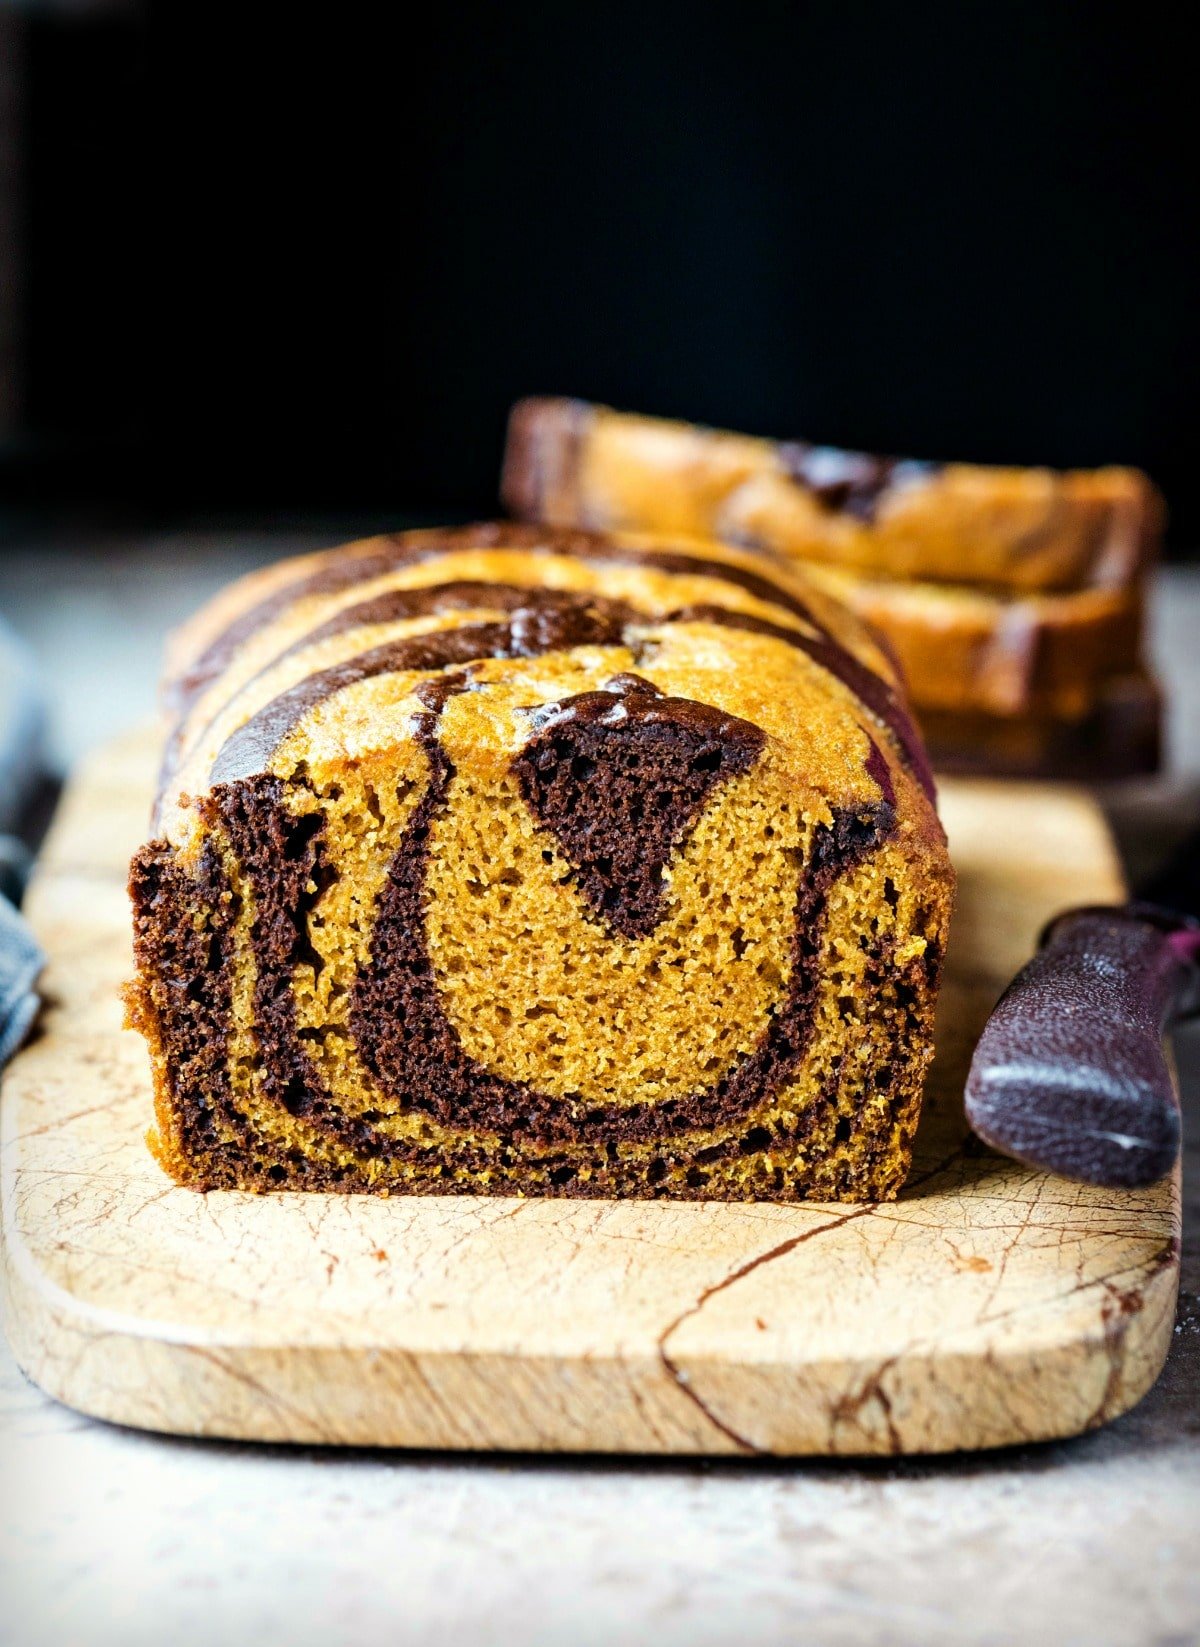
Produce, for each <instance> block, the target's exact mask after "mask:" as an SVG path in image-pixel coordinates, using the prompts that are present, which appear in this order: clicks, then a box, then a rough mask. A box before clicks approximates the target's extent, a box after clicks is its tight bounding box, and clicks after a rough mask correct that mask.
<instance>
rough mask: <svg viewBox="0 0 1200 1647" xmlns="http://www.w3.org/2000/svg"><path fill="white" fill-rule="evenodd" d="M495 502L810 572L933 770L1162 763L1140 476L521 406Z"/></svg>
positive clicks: (581, 409)
mask: <svg viewBox="0 0 1200 1647" xmlns="http://www.w3.org/2000/svg"><path fill="white" fill-rule="evenodd" d="M503 494H504V500H505V503H506V505H507V507H508V508H509V510H510V511H511V512H512V513H513V514H514V515H516V516H518V517H520V518H522V519H525V520H532V521H538V522H542V523H544V524H546V525H551V526H559V527H564V526H565V527H577V528H583V529H594V530H612V529H630V530H637V531H653V532H666V533H678V534H680V535H681V536H687V537H701V538H710V539H714V538H715V539H720V540H723V541H725V542H729V543H734V544H737V545H740V546H742V547H749V548H752V549H755V550H757V551H761V552H762V553H763V554H765V555H768V556H772V555H773V556H782V557H785V558H786V559H789V560H799V561H802V562H803V563H804V565H805V568H806V570H807V571H808V572H809V574H810V575H811V576H812V577H814V578H816V579H817V580H818V581H820V582H822V583H823V584H825V585H826V586H827V587H828V589H829V590H830V592H831V593H833V594H835V595H836V596H838V597H839V598H840V599H841V600H843V601H844V602H846V603H847V604H849V605H850V606H851V607H853V609H854V610H855V611H856V612H857V613H858V614H859V615H860V616H861V617H862V618H864V619H866V620H867V621H868V622H869V623H870V624H871V625H873V627H874V628H875V629H876V631H877V632H878V633H879V634H880V635H881V636H882V637H883V639H884V641H885V642H886V643H887V645H888V647H889V648H890V650H891V651H892V652H893V653H894V655H895V657H896V659H897V661H898V662H899V664H900V666H901V668H902V670H903V672H904V674H905V676H906V677H907V682H908V690H909V696H910V699H911V701H912V703H913V705H914V707H915V709H916V710H917V713H918V715H919V717H920V720H921V723H922V728H923V730H924V732H925V736H926V741H927V743H928V744H929V747H930V751H931V753H932V755H933V758H934V761H935V764H937V765H938V766H939V767H940V768H941V769H942V770H943V771H946V772H968V773H995V774H1001V775H1010V776H1035V777H1036V776H1048V777H1064V778H1082V779H1095V780H1099V779H1113V778H1123V777H1130V776H1134V775H1137V774H1142V773H1147V772H1151V771H1154V770H1155V769H1156V767H1157V765H1158V761H1159V741H1160V721H1161V700H1160V695H1159V692H1158V689H1157V686H1156V684H1155V682H1154V679H1153V677H1152V675H1151V674H1150V672H1149V670H1148V668H1147V666H1146V662H1145V659H1144V655H1143V618H1144V601H1145V591H1146V585H1147V579H1148V575H1149V573H1150V571H1151V569H1152V567H1153V565H1154V562H1155V560H1156V558H1157V554H1158V548H1159V542H1160V538H1161V533H1162V525H1163V507H1162V502H1161V499H1160V497H1159V495H1158V493H1157V492H1156V491H1155V489H1154V487H1153V486H1152V484H1151V483H1150V481H1149V480H1148V479H1147V477H1146V476H1145V475H1143V474H1142V473H1140V472H1139V471H1138V470H1136V469H1128V468H1104V469H1095V470H1076V471H1067V472H1063V471H1055V470H1050V469H1017V468H996V467H984V466H980V465H974V464H963V463H946V464H934V463H924V462H908V461H903V460H898V459H894V458H881V457H873V456H870V455H868V454H865V453H859V452H847V451H841V450H837V449H834V448H832V447H825V446H814V445H810V444H808V443H805V442H801V441H772V440H765V439H759V438H755V437H751V436H746V435H739V434H732V433H727V432H724V431H720V430H715V429H708V428H702V427H698V426H695V425H692V424H686V423H675V422H669V421H665V420H662V419H658V418H648V417H640V416H635V415H631V414H627V413H622V412H615V411H612V410H610V409H609V408H607V407H603V406H594V405H590V404H588V403H586V402H582V401H578V400H567V399H530V400H524V401H521V402H520V403H519V404H518V405H517V406H516V407H515V408H514V409H513V412H512V416H511V420H510V424H509V436H508V446H507V450H506V454H505V462H504V478H503Z"/></svg>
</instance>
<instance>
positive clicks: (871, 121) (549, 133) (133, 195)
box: [0, 3, 1200, 550]
mask: <svg viewBox="0 0 1200 1647" xmlns="http://www.w3.org/2000/svg"><path fill="white" fill-rule="evenodd" d="M1185 16H1186V14H1185V13H1184V12H1183V11H1182V9H1181V8H1179V7H1167V6H1158V5H1140V6H1137V7H1132V6H1125V7H1123V8H1121V9H1120V10H1117V9H1115V8H1114V9H1113V10H1112V11H1108V10H1105V9H1103V8H1101V7H1098V6H1095V5H1062V4H1060V5H1045V4H1042V5H1011V4H1010V5H1004V6H994V7H984V6H973V5H957V6H945V7H937V8H927V9H923V8H921V7H919V6H917V7H911V6H909V7H901V6H889V7H883V6H870V7H868V6H858V5H834V4H830V5H820V6H798V5H779V4H750V5H732V4H730V5H726V6H723V7H714V8H707V7H703V6H698V5H693V6H669V5H656V4H652V3H647V4H645V5H644V6H641V7H636V8H635V7H623V6H619V5H617V6H604V7H601V6H584V5H566V4H564V5H542V6H538V5H529V4H507V5H493V6H489V7H486V8H483V7H480V8H478V9H476V8H461V7H444V8H439V9H438V10H437V11H436V13H435V14H433V15H432V16H423V17H420V18H418V17H417V14H416V13H413V14H411V15H409V14H407V13H406V12H404V11H402V10H401V9H399V8H387V7H369V8H368V7H363V8H356V7H354V6H346V5H343V6H339V7H335V8H321V9H320V10H317V11H313V10H312V9H311V8H304V10H303V13H302V12H301V10H299V9H293V10H290V11H279V10H276V11H275V12H274V14H273V19H272V21H271V23H270V24H268V21H267V20H266V13H265V8H264V10H263V11H262V12H256V11H255V9H254V8H253V7H250V6H243V7H232V6H230V7H222V6H220V5H215V4H214V5H206V6H204V7H198V6H197V7H192V6H190V5H188V4H178V3H177V4H174V5H171V6H169V7H167V6H164V7H162V8H161V10H160V11H157V12H155V13H153V14H152V15H149V16H147V15H146V14H145V13H143V12H141V11H139V10H138V9H136V8H134V7H132V6H128V5H126V6H119V5H117V6H113V5H109V6H104V5H93V6H91V7H87V6H83V7H76V8H73V9H54V8H45V9H38V8H36V7H35V8H33V9H29V10H23V11H21V12H20V13H18V12H16V11H15V10H11V9H10V10H7V11H0V58H2V60H3V65H4V66H3V68H2V69H0V75H2V76H3V77H4V78H3V81H0V107H2V108H5V109H6V110H7V112H6V113H5V114H4V115H3V116H2V117H0V118H2V119H3V125H2V127H0V138H2V139H3V148H4V160H3V164H2V166H0V178H6V179H7V181H6V182H5V183H4V185H3V186H4V188H5V189H6V191H7V207H6V209H5V211H4V212H3V213H0V255H5V256H6V263H7V273H6V275H5V277H4V279H3V282H0V292H2V293H3V294H4V296H3V299H2V301H3V303H4V304H5V306H6V316H5V319H4V322H3V324H4V327H5V331H4V337H5V338H6V340H7V341H6V343H4V345H3V346H2V347H0V385H2V388H0V488H2V491H0V498H2V499H3V506H6V509H7V514H8V518H9V519H10V520H11V519H12V518H14V513H15V514H19V515H20V516H22V517H23V518H28V515H29V513H30V511H33V512H35V513H36V512H37V511H44V510H47V509H52V510H56V511H62V510H63V509H65V508H68V509H72V510H75V511H77V512H78V511H82V512H84V513H87V512H89V511H90V512H93V513H97V514H105V515H107V516H112V515H114V514H115V515H117V516H121V517H125V516H130V515H137V516H138V517H139V518H154V519H168V520H178V519H181V518H196V517H198V516H199V517H203V516H229V515H230V514H237V515H241V516H245V517H253V518H261V519H263V520H275V519H279V518H285V517H286V518H289V519H291V518H296V517H304V516H310V517H313V518H316V517H318V516H321V517H326V516H328V517H331V518H332V517H334V516H338V517H341V516H345V517H350V516H353V517H355V518H356V519H359V518H365V519H373V520H377V521H379V523H381V524H386V523H387V522H389V521H391V520H393V519H396V518H398V517H400V516H402V515H404V516H410V515H413V514H427V515H431V516H434V515H436V514H438V513H439V512H440V513H446V514H472V513H483V512H489V511H492V510H494V508H495V507H496V503H495V480H496V471H497V466H498V462H499V457H500V450H501V443H502V436H503V421H504V415H505V412H506V409H507V407H508V405H509V403H510V402H511V401H512V400H513V399H514V398H515V397H517V396H518V395H521V394H524V393H530V392H557V393H572V394H579V395H583V396H586V397H589V398H595V399H600V400H606V401H609V402H611V403H613V404H616V405H619V406H622V407H628V408H637V409H642V410H646V411H653V412H662V413H672V414H677V415H681V416H685V417H689V418H696V419H701V420H705V421H710V422H715V423H719V424H726V425H730V426H733V427H740V428H745V429H750V430H755V431H760V432H764V433H773V434H779V435H793V434H796V435H803V436H806V437H809V438H813V439H818V440H824V441H830V442H837V443H843V444H850V445H861V446H864V447H867V448H873V449H878V450H883V451H893V452H900V453H906V454H907V453H911V454H915V455H920V456H928V457H963V458H974V459H981V460H994V461H1016V462H1049V463H1055V464H1094V463H1103V462H1109V461H1121V462H1133V463H1139V464H1142V465H1144V466H1145V467H1146V468H1148V469H1149V470H1150V471H1151V473H1152V474H1153V475H1154V476H1155V477H1156V478H1157V479H1158V481H1159V482H1160V484H1161V485H1162V486H1163V488H1164V489H1165V491H1166V493H1167V496H1168V501H1169V504H1170V506H1171V510H1172V517H1173V540H1174V543H1175V546H1176V549H1177V550H1181V549H1184V548H1187V547H1189V546H1191V545H1192V544H1195V543H1197V542H1200V506H1198V504H1197V500H1196V496H1195V487H1194V483H1193V468H1194V464H1195V454H1196V453H1197V451H1198V450H1200V440H1198V437H1200V428H1198V423H1200V418H1198V415H1197V392H1196V391H1197V382H1198V375H1200V374H1198V367H1200V348H1198V331H1200V325H1198V319H1197V309H1198V304H1197V279H1196V273H1197V266H1196V260H1195V257H1194V239H1195V229H1196V215H1195V214H1196V192H1195V176H1196V158H1197V156H1196V152H1195V150H1196V145H1195V140H1194V137H1193V128H1194V125H1195V90H1194V83H1195V65H1194V54H1193V52H1192V50H1191V48H1190V47H1188V46H1186V45H1185V37H1184V35H1183V33H1182V31H1181V28H1180V26H1179V24H1178V23H1177V24H1176V26H1172V19H1173V18H1174V19H1178V20H1180V22H1182V20H1183V18H1184V17H1185ZM302 18H307V19H308V21H304V20H302Z"/></svg>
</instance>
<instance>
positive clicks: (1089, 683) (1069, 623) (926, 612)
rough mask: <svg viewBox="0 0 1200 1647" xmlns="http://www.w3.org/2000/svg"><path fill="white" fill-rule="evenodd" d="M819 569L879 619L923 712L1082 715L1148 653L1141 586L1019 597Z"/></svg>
mask: <svg viewBox="0 0 1200 1647" xmlns="http://www.w3.org/2000/svg"><path fill="white" fill-rule="evenodd" d="M812 576H813V578H814V580H815V581H817V582H820V583H821V584H823V585H824V586H825V587H826V588H828V590H829V591H830V593H831V594H834V595H836V596H837V597H838V598H839V599H840V600H843V601H845V603H846V605H847V606H849V607H850V608H851V610H852V611H854V612H856V613H857V614H858V616H859V617H860V618H862V619H863V620H864V621H865V622H867V623H869V624H872V625H873V626H874V627H875V628H876V629H878V631H879V633H880V634H881V635H882V636H883V638H884V639H885V640H886V641H887V643H888V645H889V647H890V649H891V651H892V652H893V653H894V655H895V657H896V659H897V662H898V663H899V665H900V667H901V669H902V670H903V673H904V678H905V683H906V685H907V687H908V695H909V698H910V699H911V701H912V703H913V704H914V705H915V706H916V708H917V709H918V710H919V711H921V712H922V713H925V712H927V711H931V710H937V711H948V712H951V713H954V714H957V715H971V714H974V715H980V716H996V717H1012V716H1025V717H1031V716H1040V717H1049V716H1058V717H1061V718H1062V719H1064V720H1068V721H1070V720H1078V719H1079V718H1080V717H1081V716H1083V715H1085V714H1087V713H1089V712H1090V711H1091V710H1093V709H1094V708H1095V707H1096V705H1097V704H1098V702H1099V700H1100V698H1101V697H1102V695H1103V693H1104V690H1105V687H1106V685H1107V683H1108V681H1109V680H1110V679H1111V678H1112V677H1113V676H1114V675H1123V674H1127V673H1129V672H1130V671H1132V670H1135V669H1136V668H1137V666H1138V660H1139V658H1140V655H1141V635H1142V622H1143V613H1142V599H1141V594H1140V591H1139V590H1137V589H1080V590H1077V591H1074V592H1072V593H1066V594H1046V595H1027V596H1016V597H1009V596H1005V595H1003V594H997V593H994V592H993V591H990V590H986V589H970V588H967V587H955V586H952V585H947V584H936V583H895V582H889V581H886V580H883V579H866V578H857V577H853V576H850V575H848V574H843V573H838V572H830V571H829V570H828V569H826V568H824V567H821V568H817V567H814V568H812Z"/></svg>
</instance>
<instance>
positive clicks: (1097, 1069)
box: [966, 831, 1200, 1188]
mask: <svg viewBox="0 0 1200 1647" xmlns="http://www.w3.org/2000/svg"><path fill="white" fill-rule="evenodd" d="M1143 893H1144V896H1143V897H1142V898H1140V899H1138V900H1137V901H1135V902H1131V903H1127V904H1117V905H1113V906H1104V907H1094V908H1088V909H1072V910H1068V911H1066V913H1064V914H1062V915H1059V916H1057V917H1056V918H1055V919H1054V920H1052V921H1051V922H1050V924H1049V926H1047V927H1046V929H1045V931H1044V932H1043V933H1042V936H1041V939H1040V943H1039V948H1038V952H1037V954H1036V955H1035V956H1034V957H1033V959H1032V960H1031V961H1030V962H1029V963H1028V965H1026V966H1025V967H1024V968H1023V969H1022V970H1021V971H1020V972H1019V973H1018V974H1017V976H1016V977H1015V978H1014V979H1013V981H1012V983H1011V984H1010V985H1009V986H1008V988H1007V990H1005V992H1004V994H1003V995H1002V996H1001V998H1000V1000H999V1002H998V1003H997V1005H996V1007H995V1009H994V1010H993V1012H992V1015H991V1017H990V1018H989V1019H988V1021H987V1024H986V1026H985V1027H984V1031H983V1034H982V1035H981V1036H980V1038H979V1044H978V1046H977V1047H976V1048H975V1056H974V1058H973V1059H972V1061H971V1070H970V1074H969V1075H968V1077H967V1088H966V1110H967V1120H968V1121H969V1122H970V1124H971V1126H972V1127H973V1128H974V1130H975V1131H976V1132H977V1133H978V1134H979V1136H980V1137H981V1138H982V1139H983V1141H984V1142H985V1143H987V1144H990V1145H991V1146H992V1147H993V1148H994V1149H998V1150H1000V1151H1001V1152H1002V1153H1003V1154H1005V1155H1011V1156H1013V1157H1014V1158H1015V1159H1016V1160H1018V1161H1023V1162H1025V1163H1026V1164H1027V1165H1028V1166H1031V1167H1043V1168H1046V1169H1048V1170H1049V1171H1051V1172H1057V1173H1061V1174H1063V1175H1064V1176H1065V1177H1068V1178H1077V1179H1081V1180H1083V1181H1084V1182H1085V1183H1089V1184H1103V1185H1111V1186H1113V1187H1114V1188H1118V1187H1134V1186H1136V1185H1139V1184H1151V1183H1153V1182H1154V1181H1155V1180H1156V1179H1159V1178H1162V1177H1163V1176H1165V1174H1167V1173H1168V1172H1170V1171H1171V1169H1172V1167H1173V1166H1174V1164H1175V1159H1176V1157H1177V1155H1178V1153H1179V1139H1180V1112H1179V1093H1178V1090H1177V1087H1176V1083H1175V1077H1174V1075H1173V1073H1172V1066H1171V1064H1170V1062H1169V1060H1168V1056H1167V1053H1166V1051H1165V1049H1164V1046H1163V1037H1164V1035H1165V1033H1166V1032H1167V1030H1168V1029H1169V1027H1170V1026H1171V1025H1172V1024H1173V1023H1176V1022H1178V1021H1180V1020H1181V1019H1183V1018H1184V1017H1186V1016H1188V1015H1189V1014H1190V1013H1195V1012H1200V831H1197V832H1196V833H1195V834H1194V835H1192V836H1191V837H1190V838H1189V839H1188V840H1187V841H1186V842H1185V843H1184V846H1183V847H1182V848H1181V849H1180V851H1179V852H1178V853H1177V854H1176V856H1175V857H1174V858H1173V859H1172V860H1171V862H1170V864H1169V865H1168V867H1167V868H1166V869H1165V870H1164V871H1163V872H1162V873H1161V875H1159V876H1157V877H1156V878H1155V880H1154V882H1153V884H1152V885H1150V886H1147V887H1145V888H1143Z"/></svg>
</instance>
